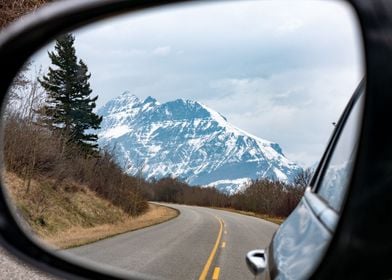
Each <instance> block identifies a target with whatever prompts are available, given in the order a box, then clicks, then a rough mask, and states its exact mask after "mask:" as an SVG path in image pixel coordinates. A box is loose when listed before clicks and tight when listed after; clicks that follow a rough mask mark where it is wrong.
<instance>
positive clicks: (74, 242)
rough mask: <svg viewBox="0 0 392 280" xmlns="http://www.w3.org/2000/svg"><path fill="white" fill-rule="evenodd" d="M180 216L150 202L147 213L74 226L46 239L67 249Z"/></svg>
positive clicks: (176, 212)
mask: <svg viewBox="0 0 392 280" xmlns="http://www.w3.org/2000/svg"><path fill="white" fill-rule="evenodd" d="M177 216H178V211H177V210H175V209H173V208H169V207H164V206H160V205H155V204H152V203H150V208H149V210H148V211H147V213H145V214H143V215H141V216H138V217H136V218H132V217H129V216H128V217H125V218H124V219H123V220H121V221H120V222H118V223H116V224H104V225H100V226H95V227H91V228H83V227H80V226H77V227H72V228H70V229H68V230H66V231H65V232H63V233H62V234H61V235H56V236H55V237H50V238H47V239H46V241H47V242H48V243H49V244H51V245H54V246H55V247H57V248H61V249H65V248H72V247H77V246H80V245H84V244H88V243H92V242H95V241H98V240H102V239H105V238H108V237H112V236H115V235H118V234H121V233H125V232H129V231H133V230H137V229H142V228H145V227H149V226H152V225H156V224H159V223H162V222H165V221H168V220H170V219H172V218H175V217H177Z"/></svg>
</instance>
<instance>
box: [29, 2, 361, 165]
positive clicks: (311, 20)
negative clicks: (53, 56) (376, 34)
mask: <svg viewBox="0 0 392 280" xmlns="http://www.w3.org/2000/svg"><path fill="white" fill-rule="evenodd" d="M207 2H208V1H201V2H196V4H195V3H191V4H183V5H170V6H167V8H162V9H152V10H146V11H144V12H142V13H132V14H126V15H124V16H121V17H118V18H114V19H110V20H109V21H102V22H101V23H98V24H94V25H91V26H88V27H86V28H83V29H81V30H78V31H77V32H75V35H76V41H75V44H76V48H77V55H78V57H80V58H82V59H83V60H84V61H85V62H86V64H87V65H88V67H89V70H90V71H91V74H92V76H91V86H92V88H93V90H94V94H98V95H99V98H98V103H97V105H98V106H102V105H103V104H104V103H105V102H107V101H108V100H109V99H111V98H113V97H114V96H117V95H119V94H121V93H122V92H124V91H125V90H129V91H131V92H132V93H134V94H136V95H138V96H139V97H140V98H146V97H147V96H149V95H150V96H154V97H155V98H157V99H158V100H160V101H161V102H165V101H169V100H173V99H176V98H187V99H193V100H199V101H201V102H203V103H205V104H206V105H208V106H209V107H211V108H213V109H215V110H217V111H219V112H220V113H222V114H223V115H224V116H226V117H227V118H228V120H229V121H231V122H232V123H234V124H235V125H237V126H238V127H240V128H242V129H244V130H247V131H249V132H251V133H252V134H255V135H257V136H259V137H261V138H266V139H268V140H271V141H276V142H278V143H279V144H280V145H281V146H282V148H283V150H284V152H285V153H286V154H287V155H289V158H290V159H292V160H296V161H299V162H307V163H310V164H312V163H313V162H312V161H314V159H317V158H318V157H319V156H320V155H321V153H322V152H323V147H324V145H325V143H326V141H327V139H328V137H329V135H330V133H331V130H332V125H331V123H332V122H334V121H337V119H338V118H339V115H340V113H341V111H342V110H343V108H344V106H345V104H346V102H347V100H348V98H349V97H350V96H351V94H352V92H353V90H354V88H355V87H356V85H357V83H358V82H359V80H360V79H361V77H362V75H363V72H364V70H363V61H362V54H363V52H362V46H361V36H360V33H359V28H358V25H357V22H356V19H355V16H354V13H353V11H352V9H351V8H349V5H347V4H345V3H343V2H338V1H211V2H208V3H207ZM331 15H334V16H333V17H331ZM195 19H197V20H195ZM52 49H53V44H52V45H51V46H49V47H47V48H46V49H44V50H43V51H42V52H40V53H39V54H38V55H37V56H36V57H35V59H34V60H35V61H36V63H37V64H38V65H39V64H42V65H43V66H44V69H45V68H46V67H47V66H48V65H49V62H48V58H47V50H52ZM163 58H164V59H163Z"/></svg>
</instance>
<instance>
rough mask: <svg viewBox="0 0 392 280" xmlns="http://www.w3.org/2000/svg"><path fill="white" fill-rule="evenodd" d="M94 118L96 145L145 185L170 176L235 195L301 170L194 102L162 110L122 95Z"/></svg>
mask: <svg viewBox="0 0 392 280" xmlns="http://www.w3.org/2000/svg"><path fill="white" fill-rule="evenodd" d="M98 114H99V115H102V116H103V121H102V124H101V130H100V131H99V133H98V136H99V145H100V146H101V147H105V148H107V149H111V150H112V151H114V153H115V155H116V159H117V161H118V163H119V164H120V165H121V166H122V167H123V168H124V170H125V171H126V172H128V173H129V174H133V175H134V174H137V173H139V174H143V176H144V177H145V178H147V179H152V178H156V179H159V178H162V177H165V176H173V177H177V178H180V179H182V180H185V181H186V182H188V183H189V184H191V185H202V186H216V187H217V188H219V189H221V190H223V191H227V192H230V193H233V192H236V191H237V190H239V189H241V188H243V187H244V186H245V185H246V184H247V182H249V181H250V180H251V179H256V178H261V177H263V178H270V179H274V180H276V179H279V180H283V181H287V182H291V181H292V180H293V177H294V176H295V175H296V174H297V172H298V171H300V170H301V168H300V167H299V166H298V165H296V164H295V163H293V162H291V161H289V160H288V159H287V158H286V157H285V156H284V154H283V152H282V149H281V148H280V146H279V145H278V144H277V143H273V142H270V141H267V140H264V139H261V138H258V137H256V136H253V135H251V134H249V133H247V132H245V131H243V130H241V129H239V128H237V127H235V126H233V125H232V124H230V123H229V122H228V121H227V119H226V118H225V117H224V116H222V115H220V114H219V113H217V112H216V111H214V110H212V109H210V108H208V107H207V106H205V105H203V104H201V103H199V102H196V101H191V100H184V99H177V100H174V101H170V102H166V103H163V104H160V103H159V102H158V101H157V100H155V99H154V98H152V97H148V98H146V99H145V100H140V99H139V98H138V97H136V96H135V95H132V94H130V93H129V92H125V93H123V94H122V95H121V96H119V97H117V98H115V99H112V100H110V101H109V102H108V103H106V105H105V106H103V107H102V108H101V109H100V110H98Z"/></svg>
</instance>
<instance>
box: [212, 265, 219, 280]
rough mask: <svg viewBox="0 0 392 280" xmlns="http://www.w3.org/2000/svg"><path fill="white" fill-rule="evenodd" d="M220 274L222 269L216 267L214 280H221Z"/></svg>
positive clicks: (213, 275)
mask: <svg viewBox="0 0 392 280" xmlns="http://www.w3.org/2000/svg"><path fill="white" fill-rule="evenodd" d="M219 272H220V268H219V267H215V269H214V273H213V274H212V280H218V279H219Z"/></svg>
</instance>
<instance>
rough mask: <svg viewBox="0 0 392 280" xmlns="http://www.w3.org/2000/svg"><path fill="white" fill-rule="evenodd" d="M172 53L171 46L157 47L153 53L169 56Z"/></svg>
mask: <svg viewBox="0 0 392 280" xmlns="http://www.w3.org/2000/svg"><path fill="white" fill-rule="evenodd" d="M170 53H171V47H170V46H164V47H157V48H155V49H154V50H153V51H152V54H153V55H157V56H168V55H169V54H170Z"/></svg>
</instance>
